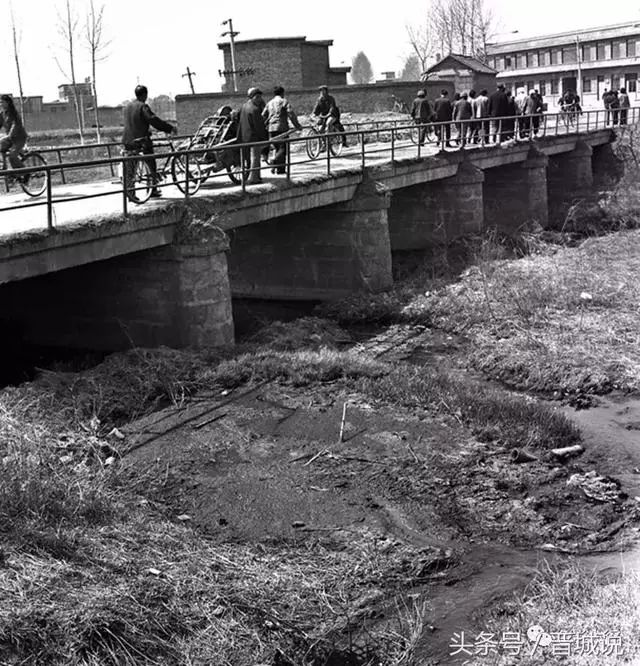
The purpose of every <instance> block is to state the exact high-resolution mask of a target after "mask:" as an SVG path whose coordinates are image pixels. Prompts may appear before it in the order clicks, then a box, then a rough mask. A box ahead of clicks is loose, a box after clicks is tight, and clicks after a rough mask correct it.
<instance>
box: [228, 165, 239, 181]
mask: <svg viewBox="0 0 640 666" xmlns="http://www.w3.org/2000/svg"><path fill="white" fill-rule="evenodd" d="M227 176H229V180H230V181H231V182H232V183H233V184H234V185H242V167H241V166H240V165H239V164H230V165H228V166H227Z"/></svg>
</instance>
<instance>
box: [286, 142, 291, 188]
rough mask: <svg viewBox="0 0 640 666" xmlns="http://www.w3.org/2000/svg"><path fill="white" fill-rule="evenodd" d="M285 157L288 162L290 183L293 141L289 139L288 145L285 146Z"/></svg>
mask: <svg viewBox="0 0 640 666" xmlns="http://www.w3.org/2000/svg"><path fill="white" fill-rule="evenodd" d="M285 156H286V160H287V166H286V169H287V171H286V178H287V181H290V180H291V139H287V143H286V145H285Z"/></svg>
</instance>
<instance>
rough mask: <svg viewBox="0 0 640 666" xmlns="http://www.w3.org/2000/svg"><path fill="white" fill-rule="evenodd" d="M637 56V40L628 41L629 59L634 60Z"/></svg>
mask: <svg viewBox="0 0 640 666" xmlns="http://www.w3.org/2000/svg"><path fill="white" fill-rule="evenodd" d="M635 55H636V40H635V39H628V40H627V58H633V57H634V56H635Z"/></svg>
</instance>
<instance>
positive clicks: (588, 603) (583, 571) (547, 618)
mask: <svg viewBox="0 0 640 666" xmlns="http://www.w3.org/2000/svg"><path fill="white" fill-rule="evenodd" d="M639 603H640V578H639V576H638V573H637V572H626V573H621V574H617V575H615V576H611V575H609V576H605V575H604V574H601V573H597V572H596V571H595V570H593V569H588V568H586V567H585V566H584V565H581V564H579V563H577V564H572V565H567V566H562V567H550V566H549V565H546V566H544V567H542V568H540V570H539V571H538V573H537V574H536V576H535V577H534V579H533V581H532V583H531V584H530V585H529V586H528V587H527V589H526V590H525V591H524V593H522V594H520V595H518V596H517V597H515V598H513V599H508V600H505V601H503V603H502V604H500V605H499V606H498V607H497V608H496V609H495V610H494V611H493V612H492V613H491V614H490V616H489V617H488V619H487V622H486V626H487V631H490V632H494V633H496V634H497V635H501V634H502V632H504V631H516V632H520V633H521V635H522V636H523V637H524V639H525V642H526V643H527V649H526V650H525V651H523V654H522V656H521V657H520V658H517V659H514V658H513V657H507V656H506V655H504V656H502V657H495V658H494V659H486V660H485V661H484V662H483V663H488V664H501V665H506V664H522V665H528V666H533V665H542V664H548V663H560V661H561V663H567V664H573V665H576V666H587V665H588V666H600V665H601V664H602V665H603V666H605V665H607V664H620V663H634V664H635V663H637V661H636V660H634V658H636V659H637V656H636V655H638V654H639V653H640V639H639V638H638V637H639V636H640V616H638V611H637V609H638V604H639ZM533 625H541V626H542V627H543V628H544V629H545V630H546V631H547V632H549V633H552V632H553V633H556V634H558V633H560V632H566V633H567V634H572V635H573V637H572V639H569V640H570V642H571V645H572V648H571V654H570V655H569V656H568V657H566V658H565V659H562V660H561V657H559V656H558V655H559V653H558V654H556V655H554V653H553V650H554V647H553V644H552V645H550V646H548V647H546V648H543V647H541V646H539V647H538V648H537V650H535V651H534V654H533V655H531V654H529V652H530V649H531V647H532V645H531V644H530V643H529V642H528V640H527V639H526V631H527V629H528V628H529V627H531V626H533ZM598 635H600V636H607V637H610V638H611V639H615V640H618V639H619V640H620V643H621V650H620V654H619V656H616V655H615V654H610V655H607V654H606V653H604V652H603V651H600V652H598V651H596V650H592V651H591V653H589V651H588V646H589V642H588V640H587V642H586V643H585V645H586V646H587V650H585V651H584V653H583V654H579V650H578V649H577V645H578V640H579V639H578V637H588V636H598ZM607 644H608V643H606V642H605V641H603V642H602V646H603V647H604V646H606V645H607ZM596 645H597V644H596ZM555 649H556V650H557V649H559V648H558V647H556V648H555ZM565 654H566V653H565Z"/></svg>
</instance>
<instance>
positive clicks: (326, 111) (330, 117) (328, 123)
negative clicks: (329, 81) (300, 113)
mask: <svg viewBox="0 0 640 666" xmlns="http://www.w3.org/2000/svg"><path fill="white" fill-rule="evenodd" d="M318 90H320V97H318V100H317V102H316V105H315V107H314V109H313V115H314V116H315V117H316V118H318V120H319V123H318V125H319V127H320V129H321V130H322V131H323V132H324V131H326V132H328V133H331V132H333V131H335V130H337V131H338V132H340V133H341V134H342V145H343V146H345V147H346V145H347V137H346V136H345V134H344V126H343V125H342V123H341V122H340V109H339V108H338V106H337V104H336V100H335V99H334V98H333V97H332V96H331V95H330V94H329V89H328V88H327V86H320V87H319V88H318ZM334 128H335V130H334Z"/></svg>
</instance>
